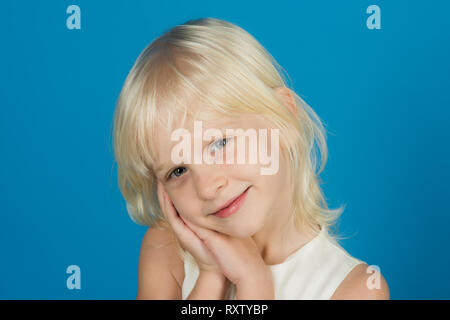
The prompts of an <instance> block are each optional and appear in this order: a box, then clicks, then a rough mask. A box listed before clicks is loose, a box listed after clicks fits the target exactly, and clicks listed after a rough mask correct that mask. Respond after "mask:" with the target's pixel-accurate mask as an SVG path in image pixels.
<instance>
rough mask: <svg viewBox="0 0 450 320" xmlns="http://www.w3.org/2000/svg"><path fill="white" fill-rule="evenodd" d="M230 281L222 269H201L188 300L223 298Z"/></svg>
mask: <svg viewBox="0 0 450 320" xmlns="http://www.w3.org/2000/svg"><path fill="white" fill-rule="evenodd" d="M228 286H229V281H228V280H227V278H226V277H225V276H224V275H223V274H222V272H220V271H216V270H200V273H199V276H198V278H197V282H196V284H195V287H194V289H193V290H192V292H191V294H190V295H189V297H188V300H223V299H225V295H226V293H227V290H228Z"/></svg>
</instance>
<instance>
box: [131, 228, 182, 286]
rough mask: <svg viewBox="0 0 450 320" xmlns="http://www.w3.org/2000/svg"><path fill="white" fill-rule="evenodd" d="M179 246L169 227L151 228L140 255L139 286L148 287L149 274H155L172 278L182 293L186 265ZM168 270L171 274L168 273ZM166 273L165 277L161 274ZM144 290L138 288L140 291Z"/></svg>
mask: <svg viewBox="0 0 450 320" xmlns="http://www.w3.org/2000/svg"><path fill="white" fill-rule="evenodd" d="M177 248H178V247H177V244H176V242H175V240H174V239H173V237H172V233H171V232H170V230H169V229H168V228H167V227H149V228H148V230H147V232H146V233H145V235H144V237H143V239H142V243H141V250H140V255H139V272H138V276H139V286H140V287H144V289H145V287H146V286H147V283H148V282H147V279H148V278H149V274H150V273H153V275H152V277H151V278H154V277H153V276H154V275H155V273H158V275H161V276H162V277H163V276H164V277H167V278H171V279H172V280H169V279H168V281H172V282H175V283H176V286H177V287H178V288H179V290H180V292H181V287H182V284H183V280H184V263H183V260H181V257H180V255H179V253H178V249H177ZM167 270H169V271H170V272H169V273H168V272H167ZM163 272H165V273H166V274H165V275H162V274H160V273H163ZM140 289H142V288H138V291H142V290H140Z"/></svg>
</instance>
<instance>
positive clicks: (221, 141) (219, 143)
mask: <svg viewBox="0 0 450 320" xmlns="http://www.w3.org/2000/svg"><path fill="white" fill-rule="evenodd" d="M227 142H228V138H223V139H219V140H217V141H216V142H214V143H213V144H212V145H211V147H210V150H211V151H213V152H215V151H217V150H220V149H222V148H223V147H224V146H225V145H226V144H227ZM214 149H217V150H214Z"/></svg>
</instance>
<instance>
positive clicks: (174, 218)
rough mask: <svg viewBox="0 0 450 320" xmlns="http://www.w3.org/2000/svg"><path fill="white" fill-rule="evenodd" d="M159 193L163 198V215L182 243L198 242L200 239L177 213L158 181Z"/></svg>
mask: <svg viewBox="0 0 450 320" xmlns="http://www.w3.org/2000/svg"><path fill="white" fill-rule="evenodd" d="M159 192H161V193H160V197H161V198H162V199H161V200H160V201H161V202H163V206H162V208H161V209H162V211H163V214H164V216H165V217H166V220H167V222H168V223H169V224H170V226H171V227H172V229H173V231H174V232H175V234H176V235H177V236H178V237H179V239H180V240H181V242H184V243H190V244H193V243H196V242H198V241H199V239H198V238H197V236H196V235H195V234H194V233H193V231H191V230H190V229H189V227H188V226H187V225H186V224H185V222H184V220H183V219H182V218H181V216H179V215H178V212H177V211H176V209H175V207H174V205H173V203H172V201H171V200H170V198H169V195H168V194H167V192H166V191H165V190H164V187H163V186H162V184H161V183H160V182H159V181H158V193H159Z"/></svg>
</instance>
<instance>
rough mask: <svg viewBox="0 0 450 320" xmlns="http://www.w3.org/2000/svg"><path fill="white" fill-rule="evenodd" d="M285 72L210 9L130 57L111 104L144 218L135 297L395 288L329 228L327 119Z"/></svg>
mask: <svg viewBox="0 0 450 320" xmlns="http://www.w3.org/2000/svg"><path fill="white" fill-rule="evenodd" d="M282 74H283V73H282V72H281V67H280V66H279V65H278V64H277V63H276V61H275V60H274V59H273V58H272V56H271V55H270V54H269V53H268V52H267V51H266V50H265V49H264V48H263V47H262V46H261V44H260V43H259V42H258V41H257V40H255V39H254V38H253V37H252V36H251V35H250V34H248V33H247V32H246V31H244V30H243V29H242V28H240V27H238V26H236V25H234V24H231V23H229V22H226V21H222V20H218V19H213V18H204V19H198V20H190V21H188V22H186V23H185V24H182V25H179V26H176V27H174V28H172V29H170V30H168V31H167V32H165V33H164V34H163V35H162V36H160V37H159V38H157V39H156V40H154V41H153V42H152V43H151V44H150V45H149V46H148V47H147V48H146V49H145V50H144V51H143V52H142V53H141V55H140V56H139V57H138V59H137V61H136V62H135V64H134V65H133V68H132V70H131V71H130V73H129V75H128V77H127V79H126V81H125V84H124V86H123V89H122V92H121V94H120V97H119V99H118V103H117V108H116V111H115V115H114V151H115V157H116V160H117V164H118V180H119V187H120V190H121V192H122V194H123V196H124V198H125V200H126V202H127V210H128V212H129V214H130V216H131V217H132V219H133V220H134V221H135V222H137V223H140V224H144V225H148V226H149V227H150V228H149V229H148V231H147V233H146V234H145V236H144V239H143V241H142V246H141V254H140V260H139V275H138V277H139V282H138V294H137V298H138V299H330V298H331V299H386V298H388V297H389V293H388V288H387V284H386V282H385V280H384V278H383V277H382V276H381V274H372V273H367V272H368V266H367V264H365V263H364V262H363V261H361V260H358V259H356V258H354V257H352V256H351V255H349V254H348V253H347V252H346V251H345V250H344V249H343V248H342V247H341V246H340V245H339V244H338V243H337V240H336V236H335V235H333V234H332V233H331V227H332V226H334V224H335V222H336V219H337V218H338V216H339V214H340V213H341V212H342V209H339V210H330V209H328V207H327V204H326V202H325V199H324V196H323V194H322V191H321V189H320V186H319V184H320V180H319V177H318V174H319V173H320V172H321V171H322V170H323V167H324V165H325V163H326V157H327V148H326V142H325V134H324V129H323V126H322V124H321V122H320V119H319V117H318V116H317V115H316V114H315V113H314V111H313V110H312V109H311V108H310V107H309V106H308V105H307V104H306V103H305V102H304V101H303V100H302V99H301V98H300V97H299V96H298V95H297V94H296V93H295V92H294V91H293V90H290V89H288V88H287V86H286V81H285V79H284V78H283V77H282ZM200 129H201V130H200ZM205 130H206V132H205V133H203V131H205ZM208 130H209V131H208ZM255 133H256V135H255ZM247 138H248V146H249V147H248V148H247V147H246V145H245V143H244V144H242V142H243V141H244V142H246V141H247ZM180 140H181V142H180ZM243 145H244V147H243ZM251 147H252V148H253V149H252V148H251ZM193 150H194V151H193ZM318 151H320V152H318ZM239 157H241V158H240V160H241V161H239ZM255 158H256V159H257V161H254V160H255ZM208 159H209V160H208ZM224 159H226V161H225V160H224ZM252 160H253V161H252ZM318 161H321V167H320V169H319V170H318V171H317V172H316V166H317V162H318ZM269 167H270V168H269ZM269 169H270V170H269ZM264 170H265V171H264ZM372 270H373V269H372ZM369 277H372V278H373V277H375V278H376V279H377V280H378V282H376V285H375V287H374V285H373V283H369V282H370V281H369V280H370V279H369ZM369 284H371V285H369Z"/></svg>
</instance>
